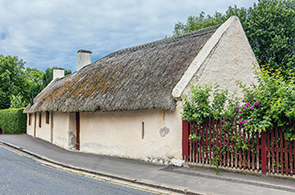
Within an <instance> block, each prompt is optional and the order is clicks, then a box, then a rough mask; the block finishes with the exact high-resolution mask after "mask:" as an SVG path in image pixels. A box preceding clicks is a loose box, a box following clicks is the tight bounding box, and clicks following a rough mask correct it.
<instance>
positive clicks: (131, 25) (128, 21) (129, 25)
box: [0, 0, 257, 71]
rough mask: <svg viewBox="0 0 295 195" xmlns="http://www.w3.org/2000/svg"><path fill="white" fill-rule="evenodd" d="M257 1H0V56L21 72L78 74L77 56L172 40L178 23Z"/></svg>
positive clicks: (93, 54) (95, 54) (101, 53)
mask: <svg viewBox="0 0 295 195" xmlns="http://www.w3.org/2000/svg"><path fill="white" fill-rule="evenodd" d="M254 2H256V3H257V0H255V1H254V0H170V1H168V0H124V1H122V0H121V1H120V0H104V1H102V0H83V1H81V0H0V54H3V55H5V56H6V55H12V56H18V57H19V59H23V60H24V61H25V62H26V65H25V67H31V68H37V69H39V70H42V71H44V70H45V69H46V68H48V67H53V66H57V67H61V68H65V69H71V70H72V71H76V69H77V51H78V50H79V49H86V50H91V51H92V61H96V60H98V59H99V58H101V57H103V56H105V55H107V54H109V53H111V52H114V51H117V50H119V49H123V48H127V47H132V46H136V45H140V44H144V43H148V42H151V41H156V40H159V39H162V38H164V37H165V35H168V36H171V35H172V32H173V29H174V25H175V23H177V22H178V21H180V22H186V19H187V17H188V16H191V15H199V13H200V12H201V11H204V12H205V13H206V14H214V12H215V11H219V12H222V13H224V12H225V11H226V10H227V8H228V6H230V5H231V6H233V5H234V4H236V5H237V6H238V7H246V8H248V7H250V6H253V3H254Z"/></svg>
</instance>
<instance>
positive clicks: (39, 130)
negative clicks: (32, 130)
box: [36, 112, 51, 142]
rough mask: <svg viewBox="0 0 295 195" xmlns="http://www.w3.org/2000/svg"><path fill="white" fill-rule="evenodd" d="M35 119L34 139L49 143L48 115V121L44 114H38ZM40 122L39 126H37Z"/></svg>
mask: <svg viewBox="0 0 295 195" xmlns="http://www.w3.org/2000/svg"><path fill="white" fill-rule="evenodd" d="M40 116H41V121H40V118H39V117H40ZM36 119H37V120H36V137H38V138H40V139H43V140H46V141H48V142H50V132H51V131H50V130H51V129H50V114H49V118H48V120H46V112H38V113H37V118H36ZM40 122H41V125H39V123H40Z"/></svg>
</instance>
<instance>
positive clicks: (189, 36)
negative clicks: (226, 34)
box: [103, 24, 221, 58]
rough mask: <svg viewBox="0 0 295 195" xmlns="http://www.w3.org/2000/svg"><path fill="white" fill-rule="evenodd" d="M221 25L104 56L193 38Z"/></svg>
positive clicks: (107, 56)
mask: <svg viewBox="0 0 295 195" xmlns="http://www.w3.org/2000/svg"><path fill="white" fill-rule="evenodd" d="M219 26H221V24H219V25H215V26H210V27H207V28H203V29H200V30H197V31H193V32H190V33H187V34H183V35H178V36H174V37H169V38H164V39H160V40H158V41H153V42H149V43H145V44H142V45H137V46H133V47H128V48H124V49H120V50H118V51H115V52H112V53H110V54H108V55H106V56H105V57H103V58H110V57H113V56H115V55H118V54H123V53H126V52H135V51H138V50H141V49H145V48H151V47H155V46H158V45H161V44H168V43H173V42H176V41H180V40H183V39H187V38H191V37H197V36H201V35H204V34H208V33H210V32H212V31H215V30H216V29H217V28H219Z"/></svg>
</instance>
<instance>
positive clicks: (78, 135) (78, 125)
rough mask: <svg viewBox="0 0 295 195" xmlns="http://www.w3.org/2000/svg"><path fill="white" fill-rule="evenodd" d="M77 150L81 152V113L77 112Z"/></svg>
mask: <svg viewBox="0 0 295 195" xmlns="http://www.w3.org/2000/svg"><path fill="white" fill-rule="evenodd" d="M76 149H77V150H80V113H79V112H76Z"/></svg>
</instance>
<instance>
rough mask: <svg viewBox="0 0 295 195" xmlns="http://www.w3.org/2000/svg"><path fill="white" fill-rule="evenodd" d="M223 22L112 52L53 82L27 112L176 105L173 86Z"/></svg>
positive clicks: (145, 107)
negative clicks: (218, 24)
mask: <svg viewBox="0 0 295 195" xmlns="http://www.w3.org/2000/svg"><path fill="white" fill-rule="evenodd" d="M218 27H219V26H214V27H209V28H206V29H202V30H199V31H195V32H192V33H189V34H186V35H181V36H176V37H171V38H167V39H162V40H160V41H156V42H152V43H147V44H144V45H140V46H136V47H131V48H127V49H122V50H119V51H117V52H114V53H111V54H109V55H107V56H105V57H104V58H101V59H99V60H97V61H96V62H93V63H92V64H90V65H87V66H85V67H83V68H82V69H80V70H79V71H77V72H75V73H73V74H71V75H68V76H67V77H64V78H61V79H58V80H55V81H53V82H52V83H50V84H49V86H47V87H46V88H45V89H44V90H43V91H42V92H41V93H40V94H39V95H38V96H37V97H36V98H35V99H34V101H33V102H34V104H33V105H28V106H27V108H26V109H25V111H24V112H27V113H31V112H36V111H61V112H77V111H97V110H102V111H115V110H138V109H151V108H163V109H165V110H174V109H175V103H176V100H174V99H173V97H172V95H171V93H172V90H173V88H174V87H175V85H176V84H177V83H178V82H179V80H180V79H181V77H182V76H183V74H184V72H185V71H186V70H187V68H188V66H189V65H190V64H191V62H192V61H193V59H194V58H195V57H196V55H197V54H198V52H199V51H200V50H201V48H202V47H203V46H204V44H205V43H206V42H207V40H208V39H209V38H210V37H211V36H212V34H213V33H214V32H215V31H216V29H217V28H218Z"/></svg>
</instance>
